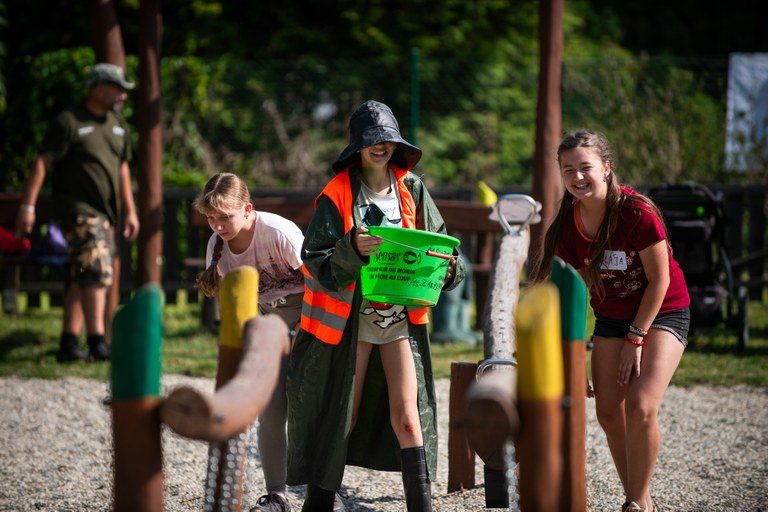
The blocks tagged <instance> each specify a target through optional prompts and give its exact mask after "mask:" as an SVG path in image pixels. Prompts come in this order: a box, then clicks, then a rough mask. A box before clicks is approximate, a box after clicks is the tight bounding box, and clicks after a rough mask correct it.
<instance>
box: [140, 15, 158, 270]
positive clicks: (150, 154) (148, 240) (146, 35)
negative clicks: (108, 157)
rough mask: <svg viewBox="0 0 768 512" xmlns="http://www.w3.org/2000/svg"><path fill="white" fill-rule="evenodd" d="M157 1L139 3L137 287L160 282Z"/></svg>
mask: <svg viewBox="0 0 768 512" xmlns="http://www.w3.org/2000/svg"><path fill="white" fill-rule="evenodd" d="M161 31H162V15H161V12H160V0H141V1H140V2H139V83H138V86H137V87H136V96H137V97H136V103H137V107H136V118H137V125H138V131H139V148H138V151H137V155H136V156H137V160H138V163H139V172H138V183H139V194H138V203H139V204H138V210H139V212H138V215H139V222H140V223H141V229H140V230H139V238H138V245H139V256H138V267H137V269H136V279H137V282H138V283H139V284H144V283H160V282H161V269H162V254H163V252H162V247H163V242H162V238H163V237H162V230H161V222H160V219H161V218H162V210H163V126H162V123H161V119H160V32H161Z"/></svg>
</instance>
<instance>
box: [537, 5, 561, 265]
mask: <svg viewBox="0 0 768 512" xmlns="http://www.w3.org/2000/svg"><path fill="white" fill-rule="evenodd" d="M564 4H565V0H550V1H548V2H539V92H538V99H537V104H536V147H535V149H534V155H533V167H534V172H533V198H534V199H535V200H537V201H539V202H541V206H542V209H541V220H542V222H541V223H540V224H537V225H535V226H532V227H531V239H532V240H533V243H532V244H531V247H530V252H531V255H534V254H535V253H536V251H537V250H538V248H539V243H540V242H541V241H542V240H544V236H543V235H544V233H546V232H547V228H549V225H550V224H551V223H552V220H553V219H554V217H555V213H556V212H557V205H558V202H559V201H560V198H561V197H562V195H563V180H562V179H561V178H560V169H559V167H558V165H557V159H556V158H555V155H556V152H557V145H558V143H559V141H560V137H561V135H562V133H561V132H562V124H563V114H562V105H561V103H562V100H561V96H560V87H561V74H562V66H563V11H564V10H565V8H564ZM531 261H533V258H531Z"/></svg>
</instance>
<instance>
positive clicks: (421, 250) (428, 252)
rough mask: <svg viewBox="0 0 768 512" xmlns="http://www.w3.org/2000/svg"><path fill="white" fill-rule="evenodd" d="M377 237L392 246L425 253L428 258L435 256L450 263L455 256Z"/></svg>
mask: <svg viewBox="0 0 768 512" xmlns="http://www.w3.org/2000/svg"><path fill="white" fill-rule="evenodd" d="M375 236H377V237H379V238H381V239H382V240H384V241H385V242H389V243H391V244H395V245H399V246H401V247H405V248H406V249H411V250H412V251H419V252H423V253H424V254H426V255H427V256H433V257H435V258H440V259H443V260H448V261H450V260H451V259H452V258H453V256H452V255H450V254H442V253H439V252H435V251H430V250H429V249H422V248H421V247H414V246H412V245H408V244H404V243H402V242H395V241H394V240H390V239H389V238H385V237H383V236H381V235H375Z"/></svg>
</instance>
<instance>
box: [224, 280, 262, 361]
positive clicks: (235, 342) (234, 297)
mask: <svg viewBox="0 0 768 512" xmlns="http://www.w3.org/2000/svg"><path fill="white" fill-rule="evenodd" d="M219 310H220V311H219V316H220V322H221V323H220V325H219V345H222V346H227V347H232V348H238V349H242V348H243V327H244V326H245V322H247V321H248V320H250V319H251V318H253V317H255V316H256V315H258V313H259V273H258V272H257V271H256V269H255V268H253V267H238V268H236V269H235V270H232V271H231V272H229V273H228V274H227V275H226V276H224V279H222V280H221V283H220V286H219Z"/></svg>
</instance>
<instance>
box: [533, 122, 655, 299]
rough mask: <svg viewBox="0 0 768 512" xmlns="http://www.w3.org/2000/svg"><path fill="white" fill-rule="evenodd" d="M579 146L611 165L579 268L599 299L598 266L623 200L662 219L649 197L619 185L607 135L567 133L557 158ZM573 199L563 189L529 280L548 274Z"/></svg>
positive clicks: (601, 288)
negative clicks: (602, 206)
mask: <svg viewBox="0 0 768 512" xmlns="http://www.w3.org/2000/svg"><path fill="white" fill-rule="evenodd" d="M580 147H584V148H592V149H593V150H594V151H595V152H596V153H597V154H598V155H599V156H600V159H601V160H602V162H603V163H604V164H608V163H610V166H611V172H610V173H609V174H608V176H607V177H606V183H607V185H608V193H607V194H606V198H605V202H606V205H605V212H606V213H605V217H604V218H603V221H602V222H601V223H600V227H599V228H598V230H597V234H596V235H595V239H594V241H593V243H592V244H591V245H590V248H589V253H588V259H589V263H588V264H587V266H586V267H584V269H583V270H582V272H581V274H582V277H583V278H584V282H585V283H586V285H587V287H588V289H590V290H592V289H594V290H595V291H596V292H597V295H598V297H599V298H601V299H602V298H603V297H604V296H605V288H604V286H603V280H602V279H601V277H600V266H601V265H602V264H603V253H604V252H605V249H606V248H607V246H608V241H609V240H610V237H611V235H612V234H613V232H614V231H615V230H616V225H617V224H618V222H619V217H620V215H621V210H622V207H623V206H624V204H625V203H627V202H631V203H634V204H635V205H636V206H637V207H642V206H641V205H645V206H646V207H647V208H650V209H651V210H652V211H653V212H654V213H655V214H656V216H657V217H658V218H659V219H660V220H661V222H662V224H663V222H664V220H663V217H662V215H661V212H660V211H659V209H658V207H657V206H656V205H655V204H654V203H653V201H651V200H650V199H649V198H647V197H646V196H644V195H642V194H627V193H626V192H624V190H623V189H622V188H621V186H620V184H619V182H618V178H617V177H616V176H615V172H614V171H615V168H616V166H615V164H614V159H613V152H612V151H611V148H610V145H609V143H608V139H607V138H606V137H605V135H603V134H602V133H600V132H597V131H590V130H584V131H577V132H573V133H570V134H568V135H566V136H565V137H564V138H563V140H562V141H561V142H560V145H559V146H558V148H557V161H558V162H560V155H562V153H564V152H565V151H568V150H571V149H575V148H580ZM574 202H575V198H574V197H573V195H572V194H571V193H570V192H568V190H567V189H566V190H565V192H564V194H563V197H562V199H561V200H560V208H559V210H558V212H557V215H556V216H555V219H554V220H553V221H552V224H551V225H550V226H549V229H547V234H546V236H545V238H544V244H543V246H542V249H541V251H540V253H539V255H538V257H537V258H536V260H535V261H534V264H533V268H532V271H531V282H532V283H538V282H541V281H545V280H546V279H548V278H549V276H550V272H551V262H552V258H554V256H555V252H556V251H557V244H558V242H559V241H560V232H561V229H562V225H563V222H564V220H565V219H568V218H569V216H573V208H574ZM666 229H667V228H666V226H664V230H665V231H666ZM667 244H669V236H667Z"/></svg>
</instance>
